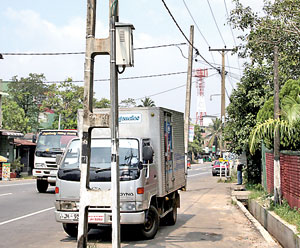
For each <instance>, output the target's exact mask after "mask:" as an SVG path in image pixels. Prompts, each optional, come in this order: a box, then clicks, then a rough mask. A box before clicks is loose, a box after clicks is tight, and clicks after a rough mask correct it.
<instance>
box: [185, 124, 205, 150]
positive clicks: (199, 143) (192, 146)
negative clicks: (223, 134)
mask: <svg viewBox="0 0 300 248" xmlns="http://www.w3.org/2000/svg"><path fill="white" fill-rule="evenodd" d="M188 151H189V153H193V154H194V156H197V155H198V154H199V153H201V152H202V151H203V137H202V132H201V127H200V126H199V125H195V126H194V139H193V142H189V145H188Z"/></svg>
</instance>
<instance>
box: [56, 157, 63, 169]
mask: <svg viewBox="0 0 300 248" xmlns="http://www.w3.org/2000/svg"><path fill="white" fill-rule="evenodd" d="M62 157H63V156H62V154H56V164H57V166H58V165H59V164H60V162H61V160H62Z"/></svg>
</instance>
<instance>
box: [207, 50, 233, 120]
mask: <svg viewBox="0 0 300 248" xmlns="http://www.w3.org/2000/svg"><path fill="white" fill-rule="evenodd" d="M232 50H233V49H229V48H226V47H225V48H221V49H211V48H209V51H210V52H215V51H217V52H221V55H222V71H221V76H222V80H221V121H222V123H223V124H224V123H225V91H226V89H225V54H226V52H229V51H232Z"/></svg>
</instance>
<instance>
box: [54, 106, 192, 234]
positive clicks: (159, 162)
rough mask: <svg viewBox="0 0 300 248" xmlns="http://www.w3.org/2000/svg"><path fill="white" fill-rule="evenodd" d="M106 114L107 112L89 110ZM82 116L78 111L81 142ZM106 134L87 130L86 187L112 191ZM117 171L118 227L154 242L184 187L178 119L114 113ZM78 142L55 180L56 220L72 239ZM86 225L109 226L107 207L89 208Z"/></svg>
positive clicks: (170, 114)
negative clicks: (132, 229) (135, 230)
mask: <svg viewBox="0 0 300 248" xmlns="http://www.w3.org/2000/svg"><path fill="white" fill-rule="evenodd" d="M93 112H94V113H96V114H109V109H94V111H93ZM82 121H83V111H82V110H79V111H78V131H79V137H81V127H82ZM110 134H111V133H110V129H109V128H101V129H100V128H97V129H93V131H92V141H91V163H90V167H91V168H90V187H91V189H101V190H110V188H111V182H110V181H111V172H110V159H111V150H110V149H111V142H110ZM119 137H120V141H119V169H120V215H121V216H120V217H121V218H120V221H121V224H138V225H140V230H141V234H142V235H143V236H144V237H145V238H153V237H154V236H155V234H156V232H157V228H158V225H159V221H160V220H162V221H164V222H166V223H169V224H175V222H176V219H177V208H178V207H180V197H179V190H180V189H184V188H185V185H186V175H185V162H184V119H183V114H182V113H180V112H177V111H173V110H170V109H165V108H160V107H151V108H150V107H146V108H126V109H120V111H119ZM80 148H81V142H80V140H79V139H74V140H72V141H71V142H70V144H69V147H68V149H67V150H66V152H65V153H64V157H63V158H62V160H61V163H60V168H59V171H58V175H57V182H56V185H57V188H56V220H57V221H59V222H62V223H63V227H64V229H65V231H66V232H67V233H68V234H69V235H71V236H76V235H77V223H78V216H79V212H78V206H79V200H80V199H79V188H80V168H79V166H80V165H79V161H80V160H79V159H80ZM88 220H89V224H90V226H93V225H94V226H95V225H98V224H111V206H90V208H89V217H88Z"/></svg>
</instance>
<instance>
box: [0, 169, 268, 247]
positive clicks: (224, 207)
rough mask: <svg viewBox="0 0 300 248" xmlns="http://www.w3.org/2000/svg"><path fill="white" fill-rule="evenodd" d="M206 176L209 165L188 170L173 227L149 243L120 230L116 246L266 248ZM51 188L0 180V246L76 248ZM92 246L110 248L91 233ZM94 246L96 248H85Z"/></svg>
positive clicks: (100, 233)
mask: <svg viewBox="0 0 300 248" xmlns="http://www.w3.org/2000/svg"><path fill="white" fill-rule="evenodd" d="M217 180H218V178H216V177H212V176H211V163H205V164H202V165H192V168H191V169H189V170H188V183H187V191H185V192H181V193H180V195H181V207H180V209H178V220H177V223H176V224H175V225H174V226H160V229H159V231H158V233H157V235H156V237H155V238H154V239H153V240H140V239H139V238H137V237H136V233H135V231H134V230H132V229H130V228H123V229H122V230H121V234H122V235H121V239H122V247H126V248H127V247H128V248H129V247H153V248H154V247H156V248H157V247H158V248H159V247H185V248H186V247H245V248H246V247H247V248H248V247H260V248H262V247H269V246H268V244H267V243H266V242H265V241H264V240H263V238H262V236H261V235H260V234H259V233H258V232H257V231H256V229H255V228H254V227H253V226H252V224H251V223H250V222H249V221H248V220H247V219H246V217H244V215H243V214H242V213H241V212H240V211H239V210H238V209H237V208H236V206H234V205H232V204H231V203H230V197H229V192H228V190H229V189H228V187H229V186H228V185H225V184H220V183H217ZM54 199H55V195H54V187H50V188H49V189H48V192H47V193H46V194H40V193H38V192H37V191H36V188H35V181H34V180H22V181H11V182H1V181H0V247H1V248H2V247H3V248H4V247H14V248H24V247H26V248H27V247H28V248H29V247H30V248H48V247H64V248H69V247H76V240H75V239H73V238H69V237H68V236H67V235H66V234H65V233H64V231H63V229H62V225H61V224H60V223H56V221H55V218H54ZM89 240H98V241H99V244H98V245H97V247H111V230H110V229H109V228H104V229H102V230H97V229H95V230H91V231H90V233H89ZM91 247H96V246H91Z"/></svg>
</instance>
